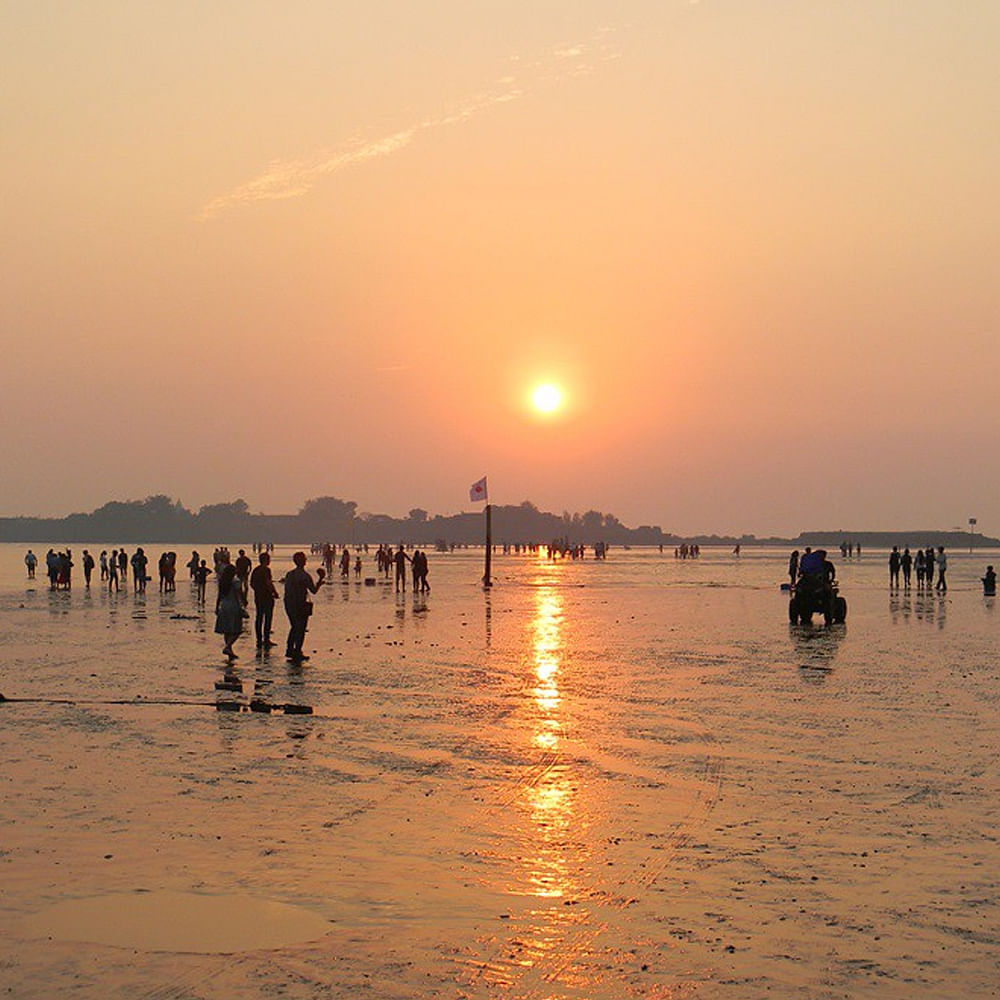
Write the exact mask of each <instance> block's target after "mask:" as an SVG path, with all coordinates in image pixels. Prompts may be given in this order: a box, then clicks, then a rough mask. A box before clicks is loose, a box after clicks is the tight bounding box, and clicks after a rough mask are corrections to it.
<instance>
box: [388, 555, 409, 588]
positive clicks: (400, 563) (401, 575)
mask: <svg viewBox="0 0 1000 1000" xmlns="http://www.w3.org/2000/svg"><path fill="white" fill-rule="evenodd" d="M409 558H410V557H409V556H408V555H407V554H406V553H405V552H404V551H403V543H402V542H400V543H399V548H398V549H397V550H396V554H395V555H394V556H393V557H392V561H393V562H394V563H395V564H396V593H397V594H398V593H399V586H400V584H402V585H403V593H404V594H405V593H406V561H407V560H408V559H409Z"/></svg>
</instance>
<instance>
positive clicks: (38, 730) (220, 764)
mask: <svg viewBox="0 0 1000 1000" xmlns="http://www.w3.org/2000/svg"><path fill="white" fill-rule="evenodd" d="M919 541H920V540H919V539H915V540H914V542H915V544H919ZM32 547H33V548H34V551H35V552H36V553H38V554H39V555H40V556H41V555H43V554H44V551H45V549H46V548H47V547H48V546H45V545H37V546H32ZM57 547H58V546H57ZM84 547H85V546H83V545H74V546H73V549H74V558H75V559H76V561H77V563H78V564H79V553H80V552H81V551H82V549H83V548H84ZM87 547H89V548H90V550H91V551H92V552H94V551H100V548H102V547H105V546H102V545H90V546H87ZM106 547H107V548H108V549H109V550H110V548H111V546H110V545H108V546H106ZM168 547H169V548H172V549H175V550H176V551H177V552H178V555H179V562H180V563H181V565H183V564H184V562H186V560H187V558H188V556H189V554H190V551H191V548H192V546H190V545H188V546H183V545H180V544H175V545H171V546H164V545H155V544H153V545H148V546H146V551H147V552H148V553H151V554H153V555H154V562H155V556H156V555H158V554H159V552H160V551H162V550H163V549H164V548H168ZM230 547H231V548H232V550H233V552H234V553H235V551H236V546H235V545H231V546H230ZM26 548H27V546H26V545H3V546H0V636H2V641H3V658H2V664H0V693H2V694H3V695H4V696H5V697H6V698H7V699H9V700H8V701H7V702H4V703H0V723H2V725H0V741H2V745H3V759H4V762H5V763H4V768H3V772H2V788H3V799H2V801H3V805H2V806H0V934H2V936H3V940H4V942H5V948H4V952H3V955H2V956H0V993H4V994H5V995H10V996H14V997H52V996H61V995H72V996H75V997H87V998H89V997H94V998H98V997H101V998H105V997H115V998H117V997H121V998H126V997H128V998H132V997H148V998H157V1000H168V998H170V1000H183V998H196V997H197V998H215V997H219V998H222V997H235V998H258V997H259V998H264V997H279V996H280V997H287V998H293V1000H299V998H311V997H320V996H323V997H344V998H347V997H365V996H370V997H386V998H408V997H455V998H493V997H509V998H512V1000H513V998H532V1000H548V998H567V1000H568V998H599V1000H605V998H606V1000H614V998H623V997H647V998H656V1000H660V998H663V1000H665V998H688V997H733V998H739V1000H744V998H757V997H765V996H766V997H816V998H827V997H829V998H834V997H868V996H876V995H877V996H881V997H894V998H895V997H898V998H911V997H917V996H919V997H942V998H944V997H980V996H982V997H987V996H994V995H997V994H998V992H1000V989H998V987H997V986H996V984H997V982H998V981H1000V930H998V928H1000V905H998V888H997V875H996V872H997V868H998V864H1000V847H998V844H997V829H998V826H1000V822H998V821H1000V815H998V814H1000V807H998V803H1000V777H998V773H997V767H996V761H997V751H998V748H1000V723H998V707H1000V704H998V703H1000V695H998V691H1000V667H998V664H997V662H996V655H995V653H996V634H997V628H998V621H1000V619H998V614H1000V611H998V609H997V606H996V603H995V601H996V599H995V598H984V597H983V595H982V587H981V585H980V582H979V578H980V576H981V575H982V573H983V570H984V569H985V566H986V564H987V563H988V562H992V563H995V564H996V563H1000V553H997V552H982V551H977V552H976V553H975V554H973V555H969V554H968V553H963V552H957V551H955V552H952V553H950V562H949V590H948V592H947V594H946V595H943V596H940V595H935V594H931V593H926V594H925V593H923V592H918V591H917V590H916V589H915V588H914V589H912V590H911V591H910V592H909V593H905V594H904V593H899V594H893V595H890V593H889V589H888V578H887V569H886V558H887V554H886V553H885V552H876V551H866V552H865V553H864V554H863V556H862V557H860V558H855V559H847V560H845V559H841V558H840V555H839V553H836V554H835V559H834V561H835V564H836V566H837V571H838V577H839V579H840V581H841V586H842V591H841V592H842V594H843V595H844V596H845V597H846V599H847V601H848V606H849V611H848V617H847V622H846V625H844V626H834V627H831V628H826V627H824V626H823V625H822V624H821V619H819V618H818V619H817V624H816V625H815V626H813V627H806V626H790V625H789V622H788V614H787V595H783V594H782V593H781V591H780V590H779V585H780V584H781V582H783V581H785V580H786V579H787V559H788V552H787V551H785V550H781V549H765V548H753V547H744V549H743V551H742V553H741V555H740V556H739V557H736V556H734V555H733V554H732V553H731V551H730V550H729V549H725V550H721V549H703V550H702V555H701V557H700V558H699V559H697V560H685V561H680V560H676V559H675V558H674V556H673V552H672V551H671V552H664V553H662V554H661V553H659V552H657V551H656V550H655V549H634V550H629V551H626V550H623V549H620V548H613V549H612V550H611V552H610V554H609V557H608V559H607V560H606V561H595V560H593V559H590V558H587V559H584V560H578V561H571V560H560V561H556V562H551V561H549V560H547V559H545V558H544V557H538V556H535V555H530V556H529V555H502V554H497V555H496V556H495V558H494V561H493V572H494V578H495V586H494V587H493V588H492V589H491V590H490V591H489V592H484V591H483V589H482V587H481V586H480V583H479V580H480V577H481V575H482V560H483V553H482V551H481V550H478V551H477V550H460V551H456V552H453V553H442V554H439V553H435V552H433V551H430V552H429V557H430V575H429V579H430V584H431V587H432V590H431V593H430V594H428V595H414V594H413V593H412V592H411V590H410V589H409V581H408V589H407V591H406V593H405V594H399V595H398V594H396V593H395V592H394V590H393V588H392V586H391V585H389V584H386V583H383V582H382V581H381V579H379V582H378V583H377V584H376V585H375V586H366V585H365V584H364V582H363V580H356V579H355V577H354V575H353V574H352V575H351V576H350V578H349V580H348V581H347V582H342V581H341V580H340V579H339V577H337V578H335V579H334V580H332V581H331V583H330V585H329V586H325V587H324V588H322V589H321V590H320V592H319V594H318V595H317V596H316V598H315V604H316V610H315V613H314V614H313V616H312V618H311V619H310V627H309V629H310V630H309V633H308V635H307V637H306V650H307V651H308V652H309V653H310V655H311V659H310V660H309V661H308V662H307V663H304V664H298V665H295V664H289V663H287V662H286V661H285V658H284V656H283V655H281V654H282V652H283V646H281V645H279V646H278V647H276V648H275V649H274V650H272V651H271V653H270V654H269V655H266V656H262V657H261V656H255V651H254V648H253V641H252V631H251V635H250V637H248V636H247V635H246V634H244V636H243V638H242V639H240V640H239V641H238V642H237V644H236V651H237V653H238V654H239V659H237V660H236V661H235V663H234V664H233V666H232V667H231V668H230V667H227V666H226V662H225V659H224V658H223V656H222V655H221V652H220V650H221V644H222V641H221V637H219V636H216V635H215V634H214V633H213V631H212V630H213V626H214V615H213V614H212V607H213V604H214V583H210V585H209V603H208V609H207V611H206V610H201V609H199V608H198V606H197V604H196V602H195V598H194V590H193V588H192V587H191V586H190V585H189V582H188V580H187V579H186V571H185V570H181V571H180V572H179V576H178V583H177V592H176V593H175V594H166V595H160V594H159V593H157V591H156V581H155V580H154V581H152V582H151V583H150V585H149V590H148V592H147V593H146V594H145V595H144V596H137V595H134V594H132V593H131V579H130V580H129V581H128V589H127V590H126V589H125V587H124V585H123V590H122V592H121V594H118V595H115V594H111V595H109V594H108V593H107V592H106V590H104V589H103V587H102V586H101V585H100V583H99V582H98V580H97V574H96V573H95V580H94V584H93V586H92V588H91V591H90V592H89V593H87V592H86V591H85V590H84V587H83V576H82V573H81V572H80V570H79V568H77V570H76V571H75V574H74V585H73V589H72V591H70V592H56V593H50V592H49V590H48V585H47V581H46V580H45V579H44V573H43V572H42V571H41V570H40V572H39V578H38V579H37V580H35V581H26V580H25V578H24V577H25V573H24V566H23V563H22V562H21V560H22V558H23V555H24V551H25V550H26ZM129 548H130V551H131V549H132V548H133V547H131V546H130V547H129ZM292 551H293V550H292V548H291V547H286V546H281V547H279V548H278V550H277V551H276V552H275V554H274V563H273V566H274V570H275V577H276V578H278V577H280V576H281V575H282V574H283V573H284V572H285V570H286V569H288V568H290V566H291V559H290V556H291V552H292ZM208 554H209V553H208V552H206V551H205V550H204V548H203V549H202V555H203V556H208ZM317 565H318V559H317V558H316V557H310V562H309V568H310V569H313V570H315V568H316V567H317ZM363 575H364V576H374V575H375V571H374V565H373V561H372V556H371V555H369V556H367V557H365V563H364V573H363ZM248 624H251V625H252V622H251V623H248ZM275 624H276V635H275V638H276V639H278V640H279V642H283V640H284V633H285V629H286V621H285V619H284V615H283V613H282V611H281V606H280V602H279V605H278V608H277V610H276V615H275ZM230 672H231V673H232V675H234V676H235V677H236V678H237V679H238V684H233V683H230V684H228V685H227V687H228V689H226V688H223V689H217V688H216V683H217V682H223V678H224V676H225V675H226V674H227V673H230ZM238 687H241V688H242V690H237V689H236V688H238ZM15 699H16V700H15ZM254 700H257V701H258V702H260V703H261V705H262V706H267V707H268V708H269V709H270V710H269V711H266V710H262V711H250V710H249V705H250V702H251V701H254ZM219 702H228V703H229V705H228V706H227V708H226V709H225V710H220V709H219V708H218V707H217V705H218V703H219ZM259 707H260V706H259ZM310 709H311V713H310V714H302V713H304V712H306V711H307V710H310Z"/></svg>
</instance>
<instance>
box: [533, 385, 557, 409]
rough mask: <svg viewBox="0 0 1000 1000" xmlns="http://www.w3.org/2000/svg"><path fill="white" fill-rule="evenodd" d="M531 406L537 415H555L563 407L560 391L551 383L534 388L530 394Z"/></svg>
mask: <svg viewBox="0 0 1000 1000" xmlns="http://www.w3.org/2000/svg"><path fill="white" fill-rule="evenodd" d="M531 405H532V406H534V408H535V409H536V410H538V412H539V413H555V412H556V410H558V409H560V408H561V407H562V405H563V394H562V389H560V388H559V386H557V385H553V384H552V383H551V382H545V383H543V384H542V385H539V386H536V387H535V389H534V390H533V391H532V393H531Z"/></svg>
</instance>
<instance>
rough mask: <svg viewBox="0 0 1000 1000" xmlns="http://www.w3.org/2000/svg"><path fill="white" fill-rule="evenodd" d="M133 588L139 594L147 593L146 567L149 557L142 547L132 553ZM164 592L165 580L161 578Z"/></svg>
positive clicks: (161, 589)
mask: <svg viewBox="0 0 1000 1000" xmlns="http://www.w3.org/2000/svg"><path fill="white" fill-rule="evenodd" d="M131 562H132V590H133V591H135V593H137V594H145V593H146V567H147V566H148V565H149V558H148V556H147V555H146V553H145V552H144V551H143V550H142V548H141V547H140V548H137V549H136V550H135V552H134V553H133V554H132V560H131ZM162 592H163V580H162V579H161V580H160V593H162Z"/></svg>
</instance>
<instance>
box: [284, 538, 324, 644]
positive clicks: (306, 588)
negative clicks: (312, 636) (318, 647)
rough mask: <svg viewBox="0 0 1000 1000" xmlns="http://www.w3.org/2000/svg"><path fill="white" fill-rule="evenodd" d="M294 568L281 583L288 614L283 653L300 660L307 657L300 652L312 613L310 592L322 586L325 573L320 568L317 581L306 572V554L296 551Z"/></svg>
mask: <svg viewBox="0 0 1000 1000" xmlns="http://www.w3.org/2000/svg"><path fill="white" fill-rule="evenodd" d="M292 561H293V562H294V563H295V569H292V570H289V571H288V572H287V573H286V574H285V576H284V578H283V580H282V583H284V585H285V614H286V615H288V623H289V629H288V644H287V648H286V649H285V655H286V656H287V657H288V659H289V660H294V661H295V662H301V661H302V660H308V659H309V657H308V656H306V655H305V654H304V653H303V652H302V643H303V642H305V638H306V626H307V625H308V624H309V616H310V615H311V614H312V607H313V606H312V602H311V601H310V600H309V595H310V594H315V593H316V591H317V590H319V588H320V587H322V586H323V581H324V577H325V574H324V572H323V570H322V569H320V570H318V571H317V573H316V576H317V578H318V579H317V582H316V583H313V578H312V577H311V576H310V575H309V574H308V573H307V572H306V554H305V553H304V552H296V553H295V555H293V556H292Z"/></svg>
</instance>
